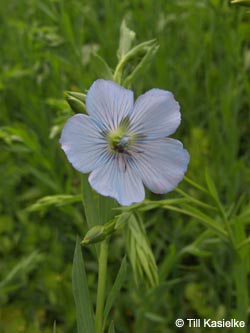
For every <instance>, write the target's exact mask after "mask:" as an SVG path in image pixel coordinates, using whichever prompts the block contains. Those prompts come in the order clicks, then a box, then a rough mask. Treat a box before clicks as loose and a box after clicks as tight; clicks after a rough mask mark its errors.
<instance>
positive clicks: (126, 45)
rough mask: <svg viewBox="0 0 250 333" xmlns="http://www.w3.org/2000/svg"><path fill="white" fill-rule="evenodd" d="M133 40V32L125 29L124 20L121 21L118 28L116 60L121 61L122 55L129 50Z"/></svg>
mask: <svg viewBox="0 0 250 333" xmlns="http://www.w3.org/2000/svg"><path fill="white" fill-rule="evenodd" d="M134 39H135V32H134V31H133V30H130V29H129V28H128V27H127V24H126V20H123V21H122V24H121V27H120V42H119V48H118V51H117V56H118V59H119V60H121V59H122V58H123V57H124V55H125V54H126V53H127V52H128V51H129V50H130V49H131V45H132V43H133V41H134Z"/></svg>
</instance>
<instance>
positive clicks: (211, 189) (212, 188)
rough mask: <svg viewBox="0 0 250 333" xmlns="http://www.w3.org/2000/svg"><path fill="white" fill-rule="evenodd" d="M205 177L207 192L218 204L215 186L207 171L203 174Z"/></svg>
mask: <svg viewBox="0 0 250 333" xmlns="http://www.w3.org/2000/svg"><path fill="white" fill-rule="evenodd" d="M205 177H206V183H207V187H208V190H209V192H210V194H211V196H212V197H213V198H214V200H215V201H216V202H217V203H218V201H219V196H218V192H217V190H216V187H215V184H214V182H213V180H212V178H211V176H210V174H209V172H208V170H206V172H205Z"/></svg>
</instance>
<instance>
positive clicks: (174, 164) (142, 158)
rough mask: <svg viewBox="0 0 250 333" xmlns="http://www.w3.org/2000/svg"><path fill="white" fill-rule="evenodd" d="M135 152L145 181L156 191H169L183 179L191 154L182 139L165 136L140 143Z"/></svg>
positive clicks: (136, 162)
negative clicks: (184, 146)
mask: <svg viewBox="0 0 250 333" xmlns="http://www.w3.org/2000/svg"><path fill="white" fill-rule="evenodd" d="M137 150H138V153H137V154H136V153H135V154H134V161H135V165H136V169H137V171H138V172H139V174H140V175H141V178H142V181H143V183H144V184H145V185H146V186H147V187H148V188H149V189H150V190H151V191H152V192H154V193H159V194H163V193H167V192H169V191H171V190H173V189H174V188H175V187H176V186H177V185H178V183H179V182H180V181H181V180H182V179H183V177H184V174H185V172H186V170H187V166H188V163H189V154H188V152H187V151H186V150H185V149H183V145H182V143H181V142H180V141H178V140H174V139H169V138H163V139H156V140H148V141H145V142H144V143H143V144H140V145H138V147H137Z"/></svg>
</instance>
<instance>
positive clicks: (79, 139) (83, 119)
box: [60, 114, 107, 173]
mask: <svg viewBox="0 0 250 333" xmlns="http://www.w3.org/2000/svg"><path fill="white" fill-rule="evenodd" d="M60 143H61V146H62V149H63V150H64V152H65V154H66V155H67V158H68V160H69V161H70V162H71V163H72V165H73V166H74V167H75V168H76V169H77V170H79V171H80V172H82V173H87V172H90V171H92V170H93V169H94V167H95V166H96V165H97V162H98V161H99V162H100V161H101V157H102V155H103V153H104V152H105V151H106V150H107V142H106V141H105V140H104V138H103V136H102V134H101V132H100V128H99V127H98V126H97V124H96V123H95V122H94V121H93V120H92V119H91V118H90V117H89V116H86V115H84V114H76V115H74V116H73V117H71V118H69V120H68V121H67V122H66V124H65V126H64V128H63V131H62V135H61V138H60Z"/></svg>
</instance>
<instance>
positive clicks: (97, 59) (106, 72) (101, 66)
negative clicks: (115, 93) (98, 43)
mask: <svg viewBox="0 0 250 333" xmlns="http://www.w3.org/2000/svg"><path fill="white" fill-rule="evenodd" d="M91 65H92V66H93V70H94V71H95V73H96V74H97V75H98V77H101V78H103V79H106V80H113V73H112V70H111V69H110V67H109V66H108V64H107V63H106V61H105V60H104V59H103V58H102V57H101V56H99V55H98V54H93V55H92V57H91Z"/></svg>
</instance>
